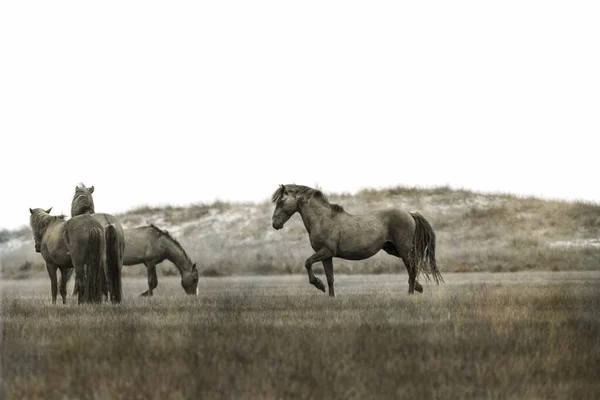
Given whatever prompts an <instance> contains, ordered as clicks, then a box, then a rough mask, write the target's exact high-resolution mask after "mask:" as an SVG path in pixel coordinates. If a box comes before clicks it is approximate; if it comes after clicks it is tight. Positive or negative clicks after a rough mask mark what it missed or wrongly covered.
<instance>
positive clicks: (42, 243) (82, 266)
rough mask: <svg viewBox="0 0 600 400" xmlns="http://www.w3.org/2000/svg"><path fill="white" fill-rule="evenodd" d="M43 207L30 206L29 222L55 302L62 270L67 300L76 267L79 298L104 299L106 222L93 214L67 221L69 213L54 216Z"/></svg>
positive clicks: (63, 292) (84, 300)
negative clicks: (71, 276) (97, 219)
mask: <svg viewBox="0 0 600 400" xmlns="http://www.w3.org/2000/svg"><path fill="white" fill-rule="evenodd" d="M51 210H52V207H50V208H49V209H48V210H43V209H41V208H35V209H31V208H30V209H29V213H30V216H29V223H30V226H31V230H32V232H33V240H34V243H35V251H36V252H37V253H41V255H42V257H43V258H44V261H45V262H46V269H47V270H48V275H49V276H50V284H51V290H52V304H56V297H57V291H58V290H59V289H58V287H57V276H56V275H57V274H56V270H57V269H58V270H60V295H61V297H62V302H63V304H66V302H67V282H68V280H69V277H70V275H71V273H72V272H73V269H74V270H75V280H76V285H77V287H78V290H77V294H78V296H77V301H78V303H79V304H81V303H87V302H90V303H99V302H101V301H102V292H103V286H104V283H105V282H104V277H105V270H106V257H105V253H106V242H105V238H104V229H103V228H102V225H101V224H100V223H99V222H98V221H96V219H94V218H93V217H91V216H89V215H81V216H78V217H74V218H71V219H69V220H68V221H65V216H64V215H60V216H53V215H50V211H51Z"/></svg>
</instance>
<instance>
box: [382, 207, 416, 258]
mask: <svg viewBox="0 0 600 400" xmlns="http://www.w3.org/2000/svg"><path fill="white" fill-rule="evenodd" d="M376 213H377V215H378V217H379V219H380V220H381V222H382V224H383V225H384V226H385V227H386V228H387V231H388V237H389V238H390V240H392V241H393V242H394V243H396V244H403V245H404V246H405V247H407V248H410V246H411V245H412V240H413V236H414V234H415V226H416V225H415V219H414V218H413V217H412V215H411V214H410V213H409V212H408V211H404V210H401V209H399V208H387V209H385V210H379V211H376Z"/></svg>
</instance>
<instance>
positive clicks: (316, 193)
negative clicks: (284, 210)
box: [271, 184, 344, 213]
mask: <svg viewBox="0 0 600 400" xmlns="http://www.w3.org/2000/svg"><path fill="white" fill-rule="evenodd" d="M284 192H288V193H290V194H292V195H293V196H294V197H296V199H297V200H298V201H300V202H309V201H310V200H311V199H319V200H321V201H322V202H323V203H325V204H326V205H328V206H329V207H330V208H331V210H332V211H333V212H336V213H341V212H344V207H342V206H341V205H339V204H333V203H330V202H329V199H328V198H327V196H325V194H324V193H323V192H322V191H321V190H320V189H313V188H311V187H308V186H304V185H295V184H289V185H279V187H278V188H277V190H275V192H273V195H272V196H271V201H272V202H273V203H277V202H278V201H279V200H281V198H282V197H283V193H284Z"/></svg>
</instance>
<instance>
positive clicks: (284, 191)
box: [279, 185, 287, 194]
mask: <svg viewBox="0 0 600 400" xmlns="http://www.w3.org/2000/svg"><path fill="white" fill-rule="evenodd" d="M279 186H281V189H282V193H283V194H287V189H286V188H285V185H279Z"/></svg>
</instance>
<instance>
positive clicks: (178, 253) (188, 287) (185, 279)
mask: <svg viewBox="0 0 600 400" xmlns="http://www.w3.org/2000/svg"><path fill="white" fill-rule="evenodd" d="M164 260H169V261H171V262H172V263H173V264H174V265H175V266H176V267H177V269H178V270H179V273H180V274H181V286H182V287H183V290H185V292H186V293H187V294H189V295H197V294H198V270H197V269H196V263H192V261H191V260H190V257H189V256H188V255H187V253H186V252H185V250H184V249H183V247H182V246H181V244H179V242H178V241H177V240H175V238H173V237H172V236H171V234H169V232H167V231H165V230H162V229H160V228H158V227H157V226H155V225H153V224H150V225H148V226H140V227H138V228H132V229H125V256H124V257H123V265H136V264H144V265H145V266H146V271H147V273H148V290H147V291H145V292H144V293H142V294H141V295H142V296H152V295H153V291H154V289H155V288H156V286H158V277H157V276H156V265H157V264H159V263H161V262H163V261H164Z"/></svg>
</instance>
